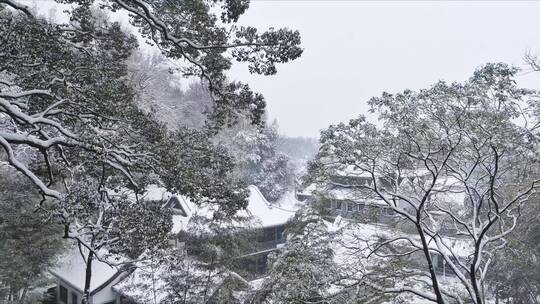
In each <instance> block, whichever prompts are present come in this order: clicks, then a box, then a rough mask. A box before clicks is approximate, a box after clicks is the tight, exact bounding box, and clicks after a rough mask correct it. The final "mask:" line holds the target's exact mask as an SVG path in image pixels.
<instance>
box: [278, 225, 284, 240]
mask: <svg viewBox="0 0 540 304" xmlns="http://www.w3.org/2000/svg"><path fill="white" fill-rule="evenodd" d="M276 234H277V235H276V239H277V241H278V243H280V242H283V241H285V226H278V227H276Z"/></svg>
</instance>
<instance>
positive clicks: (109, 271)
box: [51, 247, 119, 293]
mask: <svg viewBox="0 0 540 304" xmlns="http://www.w3.org/2000/svg"><path fill="white" fill-rule="evenodd" d="M82 253H83V254H84V256H85V257H83V256H82V255H81V251H79V249H78V248H75V247H74V248H72V249H70V250H69V251H68V252H67V253H66V254H65V255H64V256H63V257H61V261H62V263H60V265H58V266H57V267H56V268H54V269H52V270H51V273H52V274H53V275H54V276H56V277H58V278H59V279H61V280H63V281H65V282H67V283H68V284H69V285H70V286H71V287H73V288H75V289H77V290H78V291H80V292H83V290H84V283H85V278H86V276H85V274H86V260H85V259H86V256H87V255H88V250H87V249H85V248H82ZM118 274H119V269H118V268H117V267H114V266H110V265H108V264H107V263H104V262H101V261H99V260H97V259H94V260H93V261H92V277H91V280H90V293H92V292H93V291H95V290H96V289H98V288H99V287H101V286H103V285H104V284H106V283H108V282H110V280H111V279H113V278H114V277H116V276H117V275H118Z"/></svg>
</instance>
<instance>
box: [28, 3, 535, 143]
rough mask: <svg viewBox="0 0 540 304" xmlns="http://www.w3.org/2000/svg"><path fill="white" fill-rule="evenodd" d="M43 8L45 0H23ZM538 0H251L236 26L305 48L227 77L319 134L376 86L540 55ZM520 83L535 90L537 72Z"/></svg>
mask: <svg viewBox="0 0 540 304" xmlns="http://www.w3.org/2000/svg"><path fill="white" fill-rule="evenodd" d="M23 2H25V3H27V4H30V5H32V4H33V5H36V6H38V7H39V8H40V9H41V10H42V11H43V12H46V11H48V10H49V9H50V8H51V7H52V5H54V4H52V3H51V2H50V0H23ZM539 16H540V1H465V0H462V1H427V0H426V1H359V0H358V1H307V0H304V1H291V0H252V2H251V7H250V9H249V10H248V11H247V13H246V14H245V15H244V16H242V18H241V19H240V23H242V24H246V25H253V26H256V27H259V28H260V29H265V28H268V27H276V28H277V27H289V28H292V29H298V30H299V31H300V33H301V35H302V45H303V48H304V54H303V55H302V57H301V58H300V59H298V60H296V61H294V62H291V63H288V64H285V65H282V66H280V67H279V70H278V74H277V75H275V76H271V77H268V76H253V75H250V74H249V72H248V71H247V67H246V66H245V65H237V66H235V67H234V68H233V70H232V71H231V77H232V78H234V79H236V80H241V81H244V82H248V83H249V84H250V85H251V87H252V88H253V89H255V90H256V91H259V92H261V93H263V94H264V96H265V97H266V100H267V103H268V112H269V116H270V119H277V120H278V123H279V125H280V131H281V132H282V133H285V134H287V135H289V136H309V137H318V135H319V131H320V130H321V129H324V128H325V127H327V126H328V125H329V124H331V123H337V122H340V121H347V120H348V119H350V118H353V117H355V116H357V115H359V114H367V110H368V108H367V105H366V101H367V100H368V99H369V98H371V97H373V96H379V95H380V94H381V93H382V92H383V91H389V92H397V91H402V90H404V89H406V88H410V89H421V88H425V87H428V86H429V85H431V84H433V83H434V82H436V81H438V80H441V79H444V80H447V81H463V80H465V79H467V78H468V77H469V76H470V75H471V74H472V72H473V71H474V69H475V68H477V67H479V66H481V65H482V64H484V63H486V62H498V61H502V62H507V63H510V64H514V65H516V66H519V67H523V68H526V66H525V65H524V62H523V55H524V53H525V52H526V50H531V51H535V52H538V53H540V35H539V33H540V17H539ZM518 82H519V83H520V84H521V85H522V86H524V87H528V88H535V89H540V73H527V72H526V71H524V72H522V73H521V74H520V76H519V78H518Z"/></svg>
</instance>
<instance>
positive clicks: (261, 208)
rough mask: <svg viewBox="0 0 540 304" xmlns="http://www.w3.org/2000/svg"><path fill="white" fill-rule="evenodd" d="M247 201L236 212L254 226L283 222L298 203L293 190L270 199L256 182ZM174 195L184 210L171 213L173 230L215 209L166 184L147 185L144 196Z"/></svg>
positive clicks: (156, 198)
mask: <svg viewBox="0 0 540 304" xmlns="http://www.w3.org/2000/svg"><path fill="white" fill-rule="evenodd" d="M248 190H249V197H248V205H247V207H246V209H245V210H240V211H239V212H238V213H237V216H239V217H243V218H245V219H246V220H248V222H249V223H250V224H252V225H253V226H262V227H271V226H276V225H282V224H285V223H286V222H287V221H288V220H289V219H291V218H292V217H293V216H294V214H295V212H296V211H297V210H298V209H299V208H300V207H301V205H302V204H303V203H302V202H300V201H298V200H297V199H296V197H295V195H294V193H293V192H292V191H291V192H287V193H285V194H284V195H283V196H282V197H281V198H280V199H279V200H278V201H277V202H275V203H270V202H268V200H266V198H265V197H264V195H263V194H262V193H261V192H260V191H259V189H258V188H257V187H256V186H253V185H252V186H249V187H248ZM172 197H176V199H178V203H179V204H180V206H181V208H182V209H183V211H184V213H185V215H183V214H173V219H172V220H173V228H172V230H171V233H173V234H176V233H179V232H180V231H182V230H185V229H186V228H187V227H188V225H189V223H190V221H191V219H192V218H194V217H195V216H197V217H203V218H208V219H211V218H212V215H213V214H214V212H215V206H199V205H197V204H195V203H194V202H193V201H191V200H190V199H189V198H188V197H185V196H181V195H174V194H172V193H170V192H168V191H167V190H166V189H165V188H162V187H157V186H149V187H148V188H147V191H146V192H145V194H144V196H143V198H144V199H146V200H149V201H163V202H166V201H167V200H169V199H171V198H172Z"/></svg>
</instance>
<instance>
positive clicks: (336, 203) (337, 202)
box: [334, 201, 343, 210]
mask: <svg viewBox="0 0 540 304" xmlns="http://www.w3.org/2000/svg"><path fill="white" fill-rule="evenodd" d="M342 204H343V202H342V201H335V202H334V205H335V206H336V209H337V210H341V205H342Z"/></svg>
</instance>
